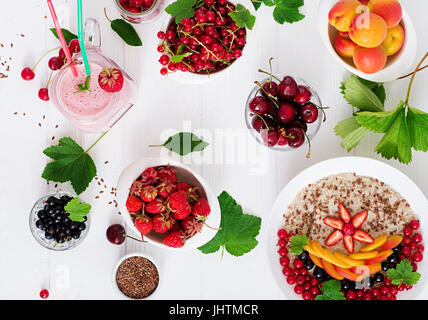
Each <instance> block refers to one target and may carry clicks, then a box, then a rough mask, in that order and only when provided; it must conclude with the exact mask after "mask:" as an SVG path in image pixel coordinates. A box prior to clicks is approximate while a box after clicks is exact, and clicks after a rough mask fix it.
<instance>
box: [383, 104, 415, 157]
mask: <svg viewBox="0 0 428 320" xmlns="http://www.w3.org/2000/svg"><path fill="white" fill-rule="evenodd" d="M405 112H406V110H405V109H404V108H403V109H401V112H400V113H399V115H398V116H397V118H396V119H395V121H394V122H393V124H392V125H391V127H390V128H389V130H388V131H387V132H386V134H385V135H384V136H383V138H382V140H381V141H380V142H379V144H378V146H377V147H376V152H377V153H379V154H381V155H382V156H383V157H384V158H386V159H392V158H394V159H396V160H398V161H400V162H402V163H405V164H408V163H410V162H411V161H412V140H411V138H410V134H409V129H408V128H407V122H406V116H405Z"/></svg>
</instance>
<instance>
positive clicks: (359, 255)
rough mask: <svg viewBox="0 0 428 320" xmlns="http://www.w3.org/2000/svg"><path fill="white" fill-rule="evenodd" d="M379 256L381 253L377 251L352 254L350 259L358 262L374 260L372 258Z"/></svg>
mask: <svg viewBox="0 0 428 320" xmlns="http://www.w3.org/2000/svg"><path fill="white" fill-rule="evenodd" d="M377 256H379V252H377V251H370V252H358V253H352V254H350V255H349V257H350V258H351V259H356V260H366V259H372V258H375V257H377ZM366 264H367V263H366Z"/></svg>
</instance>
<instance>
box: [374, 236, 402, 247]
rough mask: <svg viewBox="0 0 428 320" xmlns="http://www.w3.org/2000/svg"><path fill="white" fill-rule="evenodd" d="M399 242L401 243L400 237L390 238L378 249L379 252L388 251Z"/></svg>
mask: <svg viewBox="0 0 428 320" xmlns="http://www.w3.org/2000/svg"><path fill="white" fill-rule="evenodd" d="M401 241H403V237H402V236H398V235H397V236H391V237H389V238H388V240H386V242H385V243H384V244H383V245H382V247H380V249H379V250H382V251H385V250H389V249H394V248H395V247H396V246H398V245H399V244H400V243H401Z"/></svg>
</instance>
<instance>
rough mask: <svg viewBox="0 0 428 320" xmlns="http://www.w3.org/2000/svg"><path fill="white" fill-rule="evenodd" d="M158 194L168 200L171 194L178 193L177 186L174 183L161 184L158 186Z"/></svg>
mask: <svg viewBox="0 0 428 320" xmlns="http://www.w3.org/2000/svg"><path fill="white" fill-rule="evenodd" d="M157 189H158V194H159V195H160V196H161V197H164V198H168V197H169V195H170V194H171V193H174V192H176V191H177V186H176V185H175V184H173V183H161V184H160V185H158V186H157Z"/></svg>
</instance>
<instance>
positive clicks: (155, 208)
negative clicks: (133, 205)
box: [144, 198, 166, 213]
mask: <svg viewBox="0 0 428 320" xmlns="http://www.w3.org/2000/svg"><path fill="white" fill-rule="evenodd" d="M144 209H145V211H146V212H148V213H163V212H165V211H166V206H165V204H164V203H163V201H162V200H161V199H159V198H157V199H155V200H153V201H152V202H149V203H148V204H146V206H145V208H144Z"/></svg>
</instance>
